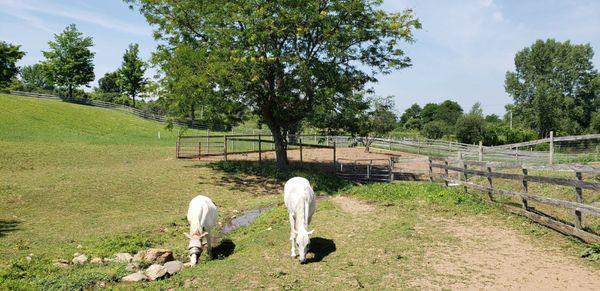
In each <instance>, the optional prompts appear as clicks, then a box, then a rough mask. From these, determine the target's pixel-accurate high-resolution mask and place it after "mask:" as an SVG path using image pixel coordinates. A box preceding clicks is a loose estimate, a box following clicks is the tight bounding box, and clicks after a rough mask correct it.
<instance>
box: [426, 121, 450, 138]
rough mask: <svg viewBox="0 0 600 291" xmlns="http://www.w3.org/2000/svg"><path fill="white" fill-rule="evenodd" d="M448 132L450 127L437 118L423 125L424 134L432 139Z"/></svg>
mask: <svg viewBox="0 0 600 291" xmlns="http://www.w3.org/2000/svg"><path fill="white" fill-rule="evenodd" d="M447 132H448V127H447V126H446V124H445V123H444V122H442V121H439V120H436V121H432V122H429V123H427V124H425V125H424V126H423V135H425V136H426V137H427V138H431V139H440V138H442V137H443V136H444V135H445V134H446V133H447Z"/></svg>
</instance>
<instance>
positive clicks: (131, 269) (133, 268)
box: [125, 263, 140, 272]
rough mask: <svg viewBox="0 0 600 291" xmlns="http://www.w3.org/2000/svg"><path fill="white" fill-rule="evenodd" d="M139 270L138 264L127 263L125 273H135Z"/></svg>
mask: <svg viewBox="0 0 600 291" xmlns="http://www.w3.org/2000/svg"><path fill="white" fill-rule="evenodd" d="M139 270H140V264H138V263H129V264H127V267H125V271H127V272H137V271H139Z"/></svg>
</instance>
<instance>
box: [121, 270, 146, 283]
mask: <svg viewBox="0 0 600 291" xmlns="http://www.w3.org/2000/svg"><path fill="white" fill-rule="evenodd" d="M146 280H148V277H146V275H144V272H142V271H139V272H137V273H133V274H130V275H127V276H125V277H123V278H121V282H141V281H146Z"/></svg>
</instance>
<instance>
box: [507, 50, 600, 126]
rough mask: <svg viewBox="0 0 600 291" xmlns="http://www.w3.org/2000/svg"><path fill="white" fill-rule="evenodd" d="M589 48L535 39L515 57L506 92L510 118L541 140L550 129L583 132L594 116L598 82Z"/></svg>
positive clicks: (592, 54) (508, 74) (508, 76)
mask: <svg viewBox="0 0 600 291" xmlns="http://www.w3.org/2000/svg"><path fill="white" fill-rule="evenodd" d="M593 56H594V51H593V50H592V47H591V46H590V45H589V44H585V45H576V44H571V43H570V42H569V41H566V42H558V41H555V40H553V39H548V40H546V41H543V40H538V41H536V42H535V43H534V44H533V45H531V46H530V47H526V48H524V49H523V50H521V51H520V52H518V53H517V55H516V56H515V71H514V72H507V73H506V80H505V89H506V92H507V93H508V94H509V95H510V96H511V97H512V98H513V99H514V112H513V115H516V116H518V119H519V120H520V121H522V122H523V123H524V124H525V125H526V126H528V127H530V128H533V129H535V130H536V131H537V132H538V134H539V135H540V136H547V135H548V133H549V132H550V131H552V130H554V131H557V132H559V133H564V134H576V133H580V132H582V131H583V130H584V129H585V128H587V127H588V126H589V124H590V119H591V116H592V113H593V112H594V111H596V108H595V106H594V105H595V104H594V103H595V102H594V101H595V100H596V99H597V97H598V86H599V85H600V82H598V80H599V77H598V73H597V71H596V70H595V69H594V67H593V64H592V57H593Z"/></svg>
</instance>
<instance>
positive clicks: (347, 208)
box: [331, 196, 375, 214]
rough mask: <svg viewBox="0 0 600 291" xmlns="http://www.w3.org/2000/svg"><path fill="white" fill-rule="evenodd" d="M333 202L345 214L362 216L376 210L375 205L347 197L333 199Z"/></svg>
mask: <svg viewBox="0 0 600 291" xmlns="http://www.w3.org/2000/svg"><path fill="white" fill-rule="evenodd" d="M331 201H333V202H334V203H335V204H337V205H338V206H339V207H340V208H341V209H342V210H343V211H344V212H347V213H350V214H362V213H366V212H371V211H373V210H374V209H375V207H373V205H370V204H368V203H366V202H363V201H360V200H356V199H354V198H350V197H345V196H336V197H333V198H331Z"/></svg>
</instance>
